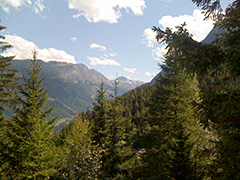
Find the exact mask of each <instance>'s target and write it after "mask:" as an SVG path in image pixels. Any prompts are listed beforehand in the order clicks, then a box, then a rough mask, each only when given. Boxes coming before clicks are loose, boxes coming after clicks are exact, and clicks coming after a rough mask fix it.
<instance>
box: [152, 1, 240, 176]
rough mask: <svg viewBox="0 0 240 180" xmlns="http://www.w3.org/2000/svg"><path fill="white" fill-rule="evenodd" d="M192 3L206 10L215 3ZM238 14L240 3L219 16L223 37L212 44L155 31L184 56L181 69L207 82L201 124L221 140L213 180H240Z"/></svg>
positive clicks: (156, 29)
mask: <svg viewBox="0 0 240 180" xmlns="http://www.w3.org/2000/svg"><path fill="white" fill-rule="evenodd" d="M193 2H195V3H197V5H199V6H202V7H203V8H204V6H205V7H210V6H209V3H211V2H215V1H214V0H213V1H212V0H209V1H195V0H194V1H193ZM216 2H217V3H219V2H220V1H216ZM212 7H213V9H214V10H215V9H217V6H215V7H214V6H212ZM239 10H240V1H239V0H235V1H234V2H233V3H232V4H231V5H230V6H229V7H228V8H227V9H226V13H225V14H224V15H220V16H218V15H217V18H216V24H217V25H218V26H219V27H220V28H221V29H222V33H221V34H220V35H219V36H218V38H217V39H216V40H215V41H214V42H212V43H211V44H202V43H198V42H195V41H194V40H192V39H191V37H187V36H186V35H185V34H174V33H172V34H171V33H170V31H168V30H169V29H167V30H165V31H162V30H160V29H159V28H154V30H155V31H156V32H157V33H158V35H157V38H158V40H159V41H164V42H167V43H168V44H172V45H173V48H175V49H177V50H178V51H179V52H180V53H181V57H182V59H181V61H178V63H179V64H180V65H181V67H182V68H183V69H186V70H187V72H188V73H189V74H194V73H196V74H197V75H198V77H199V79H200V82H201V83H202V82H204V81H205V82H207V83H205V85H203V84H200V85H201V86H200V90H201V91H200V99H201V100H200V101H199V103H198V105H197V106H198V112H199V117H200V120H201V122H202V123H203V124H204V125H205V127H208V128H212V129H215V133H217V137H218V138H216V141H215V146H216V155H215V158H214V162H215V163H214V166H213V169H212V175H213V178H214V179H219V178H220V179H224V178H225V179H239V173H238V172H237V171H238V169H239V167H240V164H239V162H240V156H239V154H240V153H239V149H240V148H239V145H240V143H239V139H240V138H239V137H240V136H239V134H240V132H239V117H240V113H239V112H240V111H239V109H240V104H239V102H240V94H239V52H240V49H239V47H240V43H239V37H240V36H239V32H240V23H239V22H240V21H239V14H240V13H239ZM208 12H209V13H210V14H211V13H213V12H211V11H208ZM215 15H216V14H215Z"/></svg>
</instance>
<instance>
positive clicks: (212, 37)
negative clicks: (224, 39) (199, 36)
mask: <svg viewBox="0 0 240 180" xmlns="http://www.w3.org/2000/svg"><path fill="white" fill-rule="evenodd" d="M221 32H222V29H221V28H220V27H219V26H217V25H215V26H214V27H213V29H212V30H211V31H210V33H209V34H208V35H207V36H206V38H205V39H204V40H203V41H202V42H201V43H203V44H211V43H212V42H213V41H215V40H217V39H218V38H219V35H220V34H221Z"/></svg>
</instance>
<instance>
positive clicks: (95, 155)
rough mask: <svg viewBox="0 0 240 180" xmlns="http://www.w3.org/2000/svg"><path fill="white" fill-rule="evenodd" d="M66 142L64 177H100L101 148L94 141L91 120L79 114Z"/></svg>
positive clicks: (62, 172)
mask: <svg viewBox="0 0 240 180" xmlns="http://www.w3.org/2000/svg"><path fill="white" fill-rule="evenodd" d="M71 126H72V127H71V129H70V132H69V134H68V136H67V137H66V139H65V142H64V155H63V159H64V163H63V169H62V171H61V174H62V177H64V179H98V175H99V169H100V167H101V163H100V160H101V148H100V147H99V146H98V145H95V144H94V143H92V134H91V129H90V128H91V127H90V125H89V120H88V119H87V118H86V117H84V116H82V115H79V116H78V117H77V118H76V119H75V120H74V122H73V124H72V125H71Z"/></svg>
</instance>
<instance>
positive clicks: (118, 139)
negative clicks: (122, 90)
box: [91, 83, 134, 179]
mask: <svg viewBox="0 0 240 180" xmlns="http://www.w3.org/2000/svg"><path fill="white" fill-rule="evenodd" d="M112 98H113V99H112V100H108V99H107V97H106V90H104V84H103V83H102V84H101V86H100V89H99V90H98V94H97V99H96V104H95V106H94V108H93V112H92V116H91V117H92V118H91V124H92V131H93V143H95V144H99V145H100V147H101V148H102V153H101V154H102V158H101V160H102V166H101V168H100V178H101V179H116V178H117V179H119V178H120V179H122V178H124V177H126V176H128V175H129V172H130V168H131V166H132V164H133V162H134V161H133V152H132V150H131V144H132V139H131V137H132V130H131V128H132V127H131V119H129V118H128V117H123V114H124V110H123V106H122V104H120V101H119V98H118V97H117V84H115V94H114V96H113V97H112Z"/></svg>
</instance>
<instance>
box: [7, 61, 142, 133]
mask: <svg viewBox="0 0 240 180" xmlns="http://www.w3.org/2000/svg"><path fill="white" fill-rule="evenodd" d="M37 61H38V62H40V64H41V65H42V67H43V69H42V71H41V73H40V76H41V77H45V80H44V85H46V87H47V88H48V89H49V93H48V94H49V98H48V101H47V104H48V105H49V106H52V105H54V106H55V108H54V109H55V112H54V113H53V116H59V122H58V126H59V127H58V128H60V129H61V127H63V126H65V125H66V124H68V123H69V122H70V121H71V120H73V118H74V116H76V115H77V114H78V113H80V112H83V111H86V110H87V109H91V108H92V106H93V103H94V102H95V98H96V93H97V89H98V88H99V86H100V83H101V82H104V84H105V88H106V89H107V91H108V93H109V94H111V93H113V91H114V81H113V80H109V79H108V78H107V77H105V76H104V75H103V74H101V73H100V72H98V71H96V70H94V69H89V68H88V67H87V66H86V65H85V64H83V63H79V64H71V63H66V62H55V61H50V62H44V61H42V60H37ZM29 65H30V60H13V61H12V64H11V68H13V69H17V70H19V71H20V72H21V73H22V74H24V75H25V76H26V77H27V76H28V75H27V73H26V69H27V67H29ZM19 76H21V75H19ZM126 79H127V78H126ZM141 83H143V82H141ZM141 83H139V82H136V83H135V81H133V80H125V81H122V82H121V83H119V86H118V95H122V94H124V93H126V92H127V91H129V90H131V89H134V88H136V87H137V86H138V85H141Z"/></svg>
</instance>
